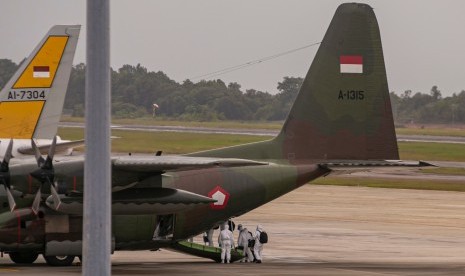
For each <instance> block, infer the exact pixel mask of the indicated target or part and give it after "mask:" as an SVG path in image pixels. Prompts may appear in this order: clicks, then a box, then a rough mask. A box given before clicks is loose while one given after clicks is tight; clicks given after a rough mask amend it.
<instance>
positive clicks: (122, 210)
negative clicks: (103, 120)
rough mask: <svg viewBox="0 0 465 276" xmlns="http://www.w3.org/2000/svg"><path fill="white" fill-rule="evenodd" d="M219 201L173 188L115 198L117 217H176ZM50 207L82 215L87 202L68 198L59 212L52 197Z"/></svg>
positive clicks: (134, 191)
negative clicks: (200, 206)
mask: <svg viewBox="0 0 465 276" xmlns="http://www.w3.org/2000/svg"><path fill="white" fill-rule="evenodd" d="M214 202H216V200H214V199H212V198H209V197H206V196H202V195H199V194H195V193H191V192H187V191H184V190H179V189H171V188H141V189H127V190H123V191H120V192H115V193H113V194H112V212H113V215H142V214H156V215H164V214H174V213H177V212H183V211H186V210H188V209H191V208H193V207H195V206H197V205H199V204H210V203H214ZM46 203H47V206H49V207H50V208H53V209H56V210H57V211H58V212H62V213H66V214H72V215H82V210H83V209H82V207H83V198H82V197H81V196H79V197H73V196H70V197H64V198H62V199H61V203H60V206H59V207H58V208H55V206H54V203H53V199H52V197H48V198H47V201H46Z"/></svg>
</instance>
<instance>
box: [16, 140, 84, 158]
mask: <svg viewBox="0 0 465 276" xmlns="http://www.w3.org/2000/svg"><path fill="white" fill-rule="evenodd" d="M84 143H85V141H84V140H76V141H67V142H57V144H56V145H55V153H57V154H60V153H68V152H72V150H73V149H74V148H77V147H81V146H84ZM50 146H51V144H46V145H41V146H37V148H39V151H40V153H41V154H47V153H48V151H49V150H50ZM18 152H19V153H22V154H28V155H34V154H35V152H34V149H33V148H32V147H31V146H21V147H19V148H18Z"/></svg>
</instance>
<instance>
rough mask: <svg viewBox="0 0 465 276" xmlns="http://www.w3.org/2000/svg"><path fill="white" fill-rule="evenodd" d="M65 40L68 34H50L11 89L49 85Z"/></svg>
mask: <svg viewBox="0 0 465 276" xmlns="http://www.w3.org/2000/svg"><path fill="white" fill-rule="evenodd" d="M67 42H68V36H50V37H49V38H48V39H47V41H46V42H45V43H44V45H43V46H42V48H41V49H40V50H39V52H37V54H36V56H35V57H34V58H33V59H32V61H31V63H29V65H28V66H27V67H26V69H25V70H24V71H23V73H22V74H21V76H20V77H19V78H18V80H17V81H16V83H15V84H14V85H13V89H17V88H49V87H51V86H52V83H53V79H54V77H55V73H56V71H57V69H58V65H59V64H60V60H61V57H62V56H63V52H64V50H65V47H66V43H67Z"/></svg>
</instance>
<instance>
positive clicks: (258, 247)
mask: <svg viewBox="0 0 465 276" xmlns="http://www.w3.org/2000/svg"><path fill="white" fill-rule="evenodd" d="M261 232H263V227H262V226H261V225H258V226H257V231H255V235H254V238H255V246H254V247H253V253H254V255H255V259H257V261H260V262H261V261H262V251H263V244H261V243H260V233H261Z"/></svg>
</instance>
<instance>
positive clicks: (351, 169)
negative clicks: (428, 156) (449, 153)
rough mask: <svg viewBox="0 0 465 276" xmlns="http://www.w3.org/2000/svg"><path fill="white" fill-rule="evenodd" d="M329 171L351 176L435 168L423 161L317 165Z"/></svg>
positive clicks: (331, 162)
mask: <svg viewBox="0 0 465 276" xmlns="http://www.w3.org/2000/svg"><path fill="white" fill-rule="evenodd" d="M318 165H319V166H320V167H323V168H325V169H328V170H330V172H329V173H330V174H351V173H355V172H362V171H373V170H378V169H395V168H420V167H430V166H433V167H434V166H435V165H433V164H430V163H427V162H424V161H408V160H328V162H322V163H319V164H318Z"/></svg>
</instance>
